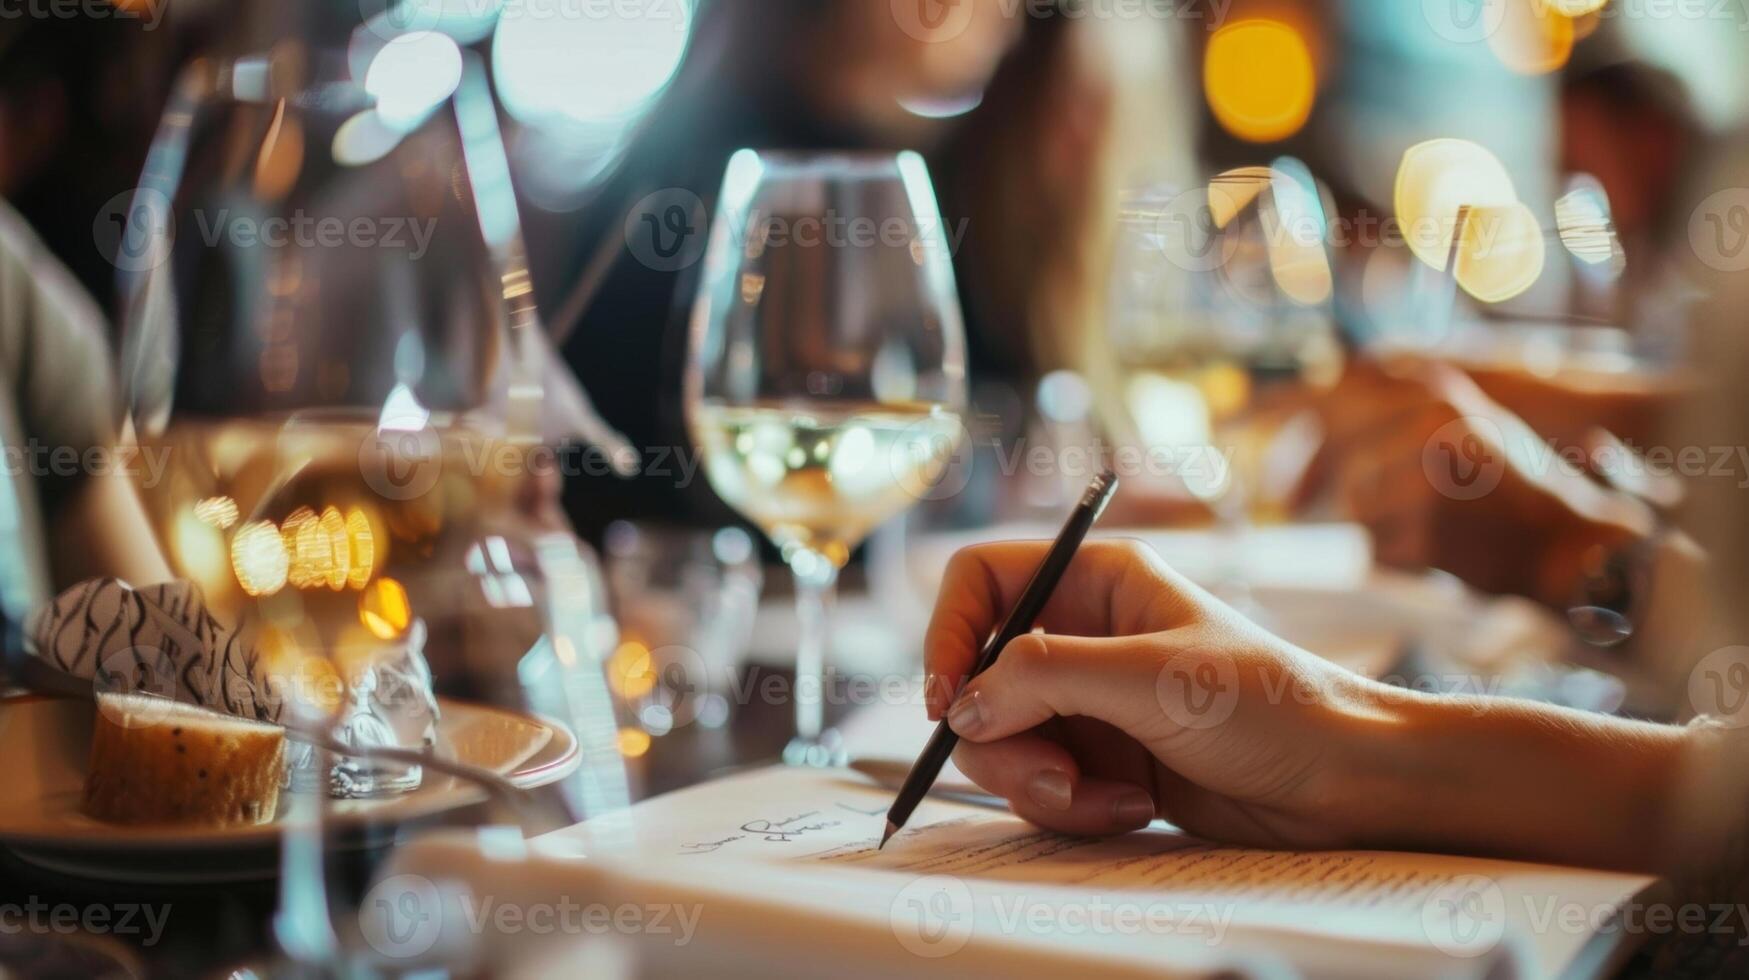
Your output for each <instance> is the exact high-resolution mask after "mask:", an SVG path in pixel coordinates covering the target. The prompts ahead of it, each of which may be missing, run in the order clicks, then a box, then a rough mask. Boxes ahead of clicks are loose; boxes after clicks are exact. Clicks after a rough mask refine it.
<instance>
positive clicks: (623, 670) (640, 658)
mask: <svg viewBox="0 0 1749 980" xmlns="http://www.w3.org/2000/svg"><path fill="white" fill-rule="evenodd" d="M607 683H608V686H609V687H611V688H613V691H614V693H615V694H618V695H619V696H620V697H622V698H624V699H626V700H627V701H636V700H638V699H639V698H641V697H643V696H645V695H646V694H649V693H650V692H651V691H653V690H655V688H656V667H655V664H654V662H653V661H652V660H651V659H650V648H649V647H647V646H645V645H643V644H642V643H639V642H638V641H636V640H627V641H626V642H624V643H621V644H620V645H619V648H618V649H616V650H614V651H613V656H612V657H611V658H610V659H609V660H608V664H607Z"/></svg>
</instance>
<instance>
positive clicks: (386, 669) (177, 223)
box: [115, 4, 629, 967]
mask: <svg viewBox="0 0 1749 980" xmlns="http://www.w3.org/2000/svg"><path fill="white" fill-rule="evenodd" d="M258 9H269V8H258ZM306 13H307V14H308V15H309V16H310V17H311V18H312V19H311V20H310V21H308V22H297V23H293V24H291V25H290V29H289V30H288V31H286V33H284V34H283V35H281V36H278V37H277V38H276V39H275V41H274V43H273V44H272V45H271V46H270V47H268V46H263V47H261V48H250V49H247V52H248V53H244V54H237V55H227V56H223V57H215V58H210V59H203V60H199V61H196V62H194V63H193V64H191V65H190V66H189V68H188V69H187V70H186V71H185V72H184V74H183V77H182V79H181V83H180V85H179V88H178V90H177V93H176V96H175V98H174V100H173V102H172V104H171V105H170V106H169V107H168V109H167V111H166V113H165V116H164V119H163V121H162V123H161V125H160V127H159V131H158V133H157V135H156V138H155V140H154V143H153V146H152V148H151V151H150V156H149V159H148V162H147V166H146V170H145V173H144V174H143V176H142V178H141V183H140V186H139V188H138V189H137V190H136V191H135V192H134V193H133V195H132V197H131V199H130V200H129V201H128V202H127V206H126V211H125V215H124V217H125V218H126V221H125V227H124V230H123V232H122V234H121V235H120V238H119V241H118V242H117V243H116V252H115V258H116V264H117V266H118V269H119V270H120V271H121V277H120V284H121V291H122V297H123V304H124V311H125V313H124V317H125V319H124V355H123V376H124V379H125V383H126V388H127V390H126V397H127V404H128V409H129V411H128V422H129V427H130V429H131V431H132V434H133V435H134V437H135V438H137V439H138V440H139V441H140V442H141V444H142V446H143V447H144V448H145V449H146V450H147V451H151V452H156V453H160V454H162V456H163V458H165V459H167V460H168V465H167V466H166V467H165V469H164V471H163V473H162V474H161V475H156V474H154V475H151V476H148V477H146V478H145V479H143V481H142V484H141V486H140V490H141V495H142V497H143V500H144V503H145V504H146V508H147V512H148V516H149V518H150V519H151V521H152V523H153V525H154V527H155V530H156V531H157V532H158V540H159V543H160V544H161V545H162V547H163V550H164V552H165V554H166V557H167V558H168V559H169V561H170V565H171V567H172V569H173V570H174V571H175V573H176V574H177V576H178V577H180V578H182V579H185V580H187V581H189V582H192V583H194V584H195V585H196V586H198V587H199V589H200V591H201V593H202V594H203V596H204V601H205V605H206V607H207V608H208V610H209V611H210V612H211V613H212V614H213V615H214V617H215V618H216V619H217V620H218V621H219V622H220V624H221V625H222V626H223V627H224V628H226V629H231V630H235V631H237V633H238V635H239V636H240V637H241V638H242V639H241V643H242V644H243V645H244V646H245V647H246V648H247V649H250V650H252V651H254V656H253V657H252V658H251V661H250V662H251V669H252V671H253V670H255V668H256V666H258V667H259V671H258V672H255V673H251V674H250V675H249V676H248V677H246V678H240V679H239V683H246V684H248V685H249V686H250V688H251V690H252V695H253V697H254V698H255V700H256V702H257V703H259V704H263V705H267V706H269V707H270V708H271V709H272V710H273V712H274V714H273V715H272V716H271V717H269V718H268V719H267V720H272V721H276V722H278V723H280V724H282V725H283V726H285V728H286V729H287V732H288V737H289V746H288V747H289V749H290V750H291V755H292V758H293V760H294V769H293V778H292V786H291V790H290V792H288V793H287V794H286V795H285V798H284V800H283V801H282V805H281V812H280V821H281V823H282V825H283V827H284V832H283V846H282V848H281V878H280V907H279V910H278V912H277V914H276V916H275V921H274V928H275V936H276V938H277V940H278V942H279V946H280V949H281V951H282V952H283V954H284V955H286V956H287V957H289V958H290V959H291V960H293V961H295V962H298V963H301V964H306V965H312V966H322V967H326V966H332V965H334V964H336V963H341V962H344V961H347V960H349V959H352V958H354V957H355V956H359V955H362V956H366V957H372V956H374V957H376V958H378V959H382V958H387V959H388V960H390V961H392V962H394V963H396V964H398V965H400V966H407V965H409V964H411V963H413V962H414V959H413V958H414V957H415V956H416V955H419V954H422V953H423V952H425V950H417V949H413V948H412V947H410V946H408V945H406V944H405V943H402V942H400V941H399V940H397V939H396V938H395V937H396V936H399V935H401V934H402V933H401V931H400V930H399V929H397V928H395V927H394V925H393V924H391V926H390V927H389V928H387V929H384V928H375V929H373V928H372V927H371V926H370V925H368V922H372V921H376V920H367V919H366V918H365V914H366V913H369V912H372V911H373V910H372V909H369V908H366V907H365V906H366V905H368V904H369V903H366V902H359V903H358V905H359V912H360V917H359V919H358V920H357V923H358V924H356V925H355V924H353V922H352V920H350V919H348V918H346V917H344V916H341V915H339V914H338V913H340V912H342V911H344V910H346V909H347V908H348V906H349V905H351V904H352V901H353V900H355V899H356V896H352V895H348V894H344V893H341V892H339V891H338V890H337V886H332V883H331V881H330V879H329V877H328V876H327V875H326V874H325V873H324V864H325V861H324V858H325V857H326V856H327V852H343V851H344V852H353V851H356V850H357V849H358V848H359V847H360V845H361V843H364V842H369V841H372V840H376V841H381V840H384V839H387V838H388V837H390V836H391V835H392V834H393V833H394V832H395V831H396V830H398V828H399V827H401V826H402V825H403V823H402V822H403V821H404V820H406V819H407V818H408V817H409V815H417V816H418V817H419V818H421V819H425V820H447V821H453V822H464V823H479V822H485V821H493V820H498V819H501V816H500V811H495V810H494V809H492V808H491V807H488V806H482V805H481V802H482V801H483V800H484V799H485V794H484V793H482V792H479V786H478V784H480V783H482V782H484V784H485V785H491V786H498V788H499V789H500V790H502V789H503V786H502V785H501V782H500V783H492V782H491V781H490V780H481V779H474V780H473V783H472V784H470V782H468V781H467V780H466V779H462V778H460V777H461V776H462V775H465V774H466V773H467V772H469V771H472V770H480V769H484V770H487V771H488V773H489V774H491V775H493V777H494V778H497V779H499V780H500V781H502V780H508V781H509V783H511V784H514V785H515V786H516V787H519V788H521V789H524V790H531V791H532V790H533V789H534V788H535V787H539V790H538V793H537V794H534V798H535V799H536V801H537V802H538V803H540V804H543V805H544V807H545V813H546V816H547V818H548V819H550V820H564V821H565V822H570V821H572V820H575V819H579V818H581V817H583V816H589V815H595V814H599V813H602V812H605V811H609V810H612V809H614V808H617V807H620V806H624V805H625V804H626V803H627V802H628V795H629V794H628V790H627V786H626V777H625V769H624V766H623V764H622V761H621V757H620V755H619V752H618V743H617V735H618V731H619V726H618V723H617V709H616V706H615V704H614V701H613V699H612V697H611V694H610V691H609V688H608V686H607V683H606V675H605V671H604V669H603V666H602V665H603V662H604V659H605V657H606V655H607V652H608V651H610V650H611V649H612V645H613V642H614V637H613V627H612V621H611V619H610V618H609V617H608V615H607V613H606V604H605V594H604V590H603V588H602V584H601V579H600V575H599V572H598V570H597V568H596V565H595V561H594V557H593V556H592V555H591V554H590V552H589V550H588V548H587V546H585V545H583V544H582V542H580V541H578V540H577V539H576V538H575V536H574V535H572V534H571V532H570V530H569V528H568V527H567V526H564V524H563V522H562V521H559V522H556V523H555V521H554V520H553V519H552V518H551V517H550V516H549V515H550V514H551V513H552V511H551V509H550V507H547V506H543V502H550V499H549V498H550V496H551V493H552V491H553V489H554V488H553V487H552V486H551V481H550V480H549V479H548V476H549V475H550V474H551V473H552V470H551V469H550V468H549V466H548V464H550V463H551V457H549V456H544V455H543V449H544V447H545V445H546V444H545V443H544V442H543V440H542V434H543V430H545V429H547V428H548V425H547V423H548V422H549V421H550V418H549V417H548V416H547V415H546V414H545V413H544V409H545V407H546V406H547V405H549V404H550V403H551V399H552V398H553V397H554V391H553V385H554V384H555V383H559V382H560V381H561V380H562V379H561V378H560V376H559V375H558V374H557V373H556V372H554V371H553V370H551V365H550V362H549V360H548V358H549V356H550V351H549V350H548V349H547V347H546V345H545V339H544V337H543V336H542V333H541V331H542V328H541V323H540V319H539V316H538V313H537V311H536V310H535V308H534V306H533V304H532V301H531V289H530V286H529V279H528V272H527V268H526V264H525V262H524V258H523V249H522V242H521V237H520V232H519V228H518V224H517V211H516V205H515V201H514V199H513V197H512V194H511V188H510V184H509V176H508V173H509V172H508V166H507V162H506V159H505V155H504V147H503V145H502V142H501V140H500V137H499V132H498V126H497V117H496V112H495V109H494V106H493V103H492V100H491V96H490V93H489V88H488V85H487V82H486V79H485V75H484V69H483V67H482V65H481V63H480V59H479V58H478V57H477V56H476V55H475V54H474V53H472V52H469V51H464V50H463V49H461V48H460V47H459V46H458V45H457V44H456V43H455V42H454V41H453V40H452V39H450V38H449V37H447V36H445V35H443V34H441V33H437V32H413V33H406V34H396V33H394V32H393V31H391V30H388V29H387V28H386V25H384V24H382V23H378V24H376V25H375V26H374V27H373V28H372V29H365V28H359V29H356V30H351V29H347V28H345V27H343V26H336V25H341V24H344V22H345V21H344V17H342V16H341V14H342V13H343V11H340V10H339V8H337V7H335V6H330V5H327V4H321V5H312V6H311V7H309V8H303V7H302V5H292V6H290V7H287V8H283V9H281V10H280V15H281V16H283V17H286V18H290V19H292V20H294V21H296V20H297V18H300V17H302V16H304V15H305V14H306ZM561 394H563V395H565V396H566V400H568V401H569V403H570V404H571V405H572V406H573V407H575V406H577V405H579V404H582V402H581V401H580V398H581V393H580V392H576V391H572V392H565V393H561ZM603 432H604V430H598V431H597V433H596V434H603ZM543 461H544V462H543ZM227 683H229V681H228V682H227ZM409 752H412V753H417V754H416V755H413V756H409V755H408V753H409ZM422 759H423V760H425V761H424V762H423V763H422V762H421V760H422ZM466 767H472V770H469V769H468V768H466ZM523 802H527V800H524V801H523ZM533 809H535V808H530V809H529V810H527V811H524V813H523V815H526V813H528V812H533ZM391 908H392V909H393V908H394V907H393V906H392V904H391ZM400 910H402V911H405V913H406V914H407V915H412V916H420V915H426V916H429V915H433V914H435V913H436V911H437V910H435V909H430V908H424V909H412V910H405V909H404V907H401V909H400ZM406 924H407V923H400V925H402V926H405V925H406ZM361 934H362V939H363V940H365V941H367V942H368V947H370V948H365V945H363V944H360V943H358V942H357V940H359V939H360V936H361ZM349 940H351V941H349Z"/></svg>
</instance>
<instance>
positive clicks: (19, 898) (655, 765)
mask: <svg viewBox="0 0 1749 980" xmlns="http://www.w3.org/2000/svg"><path fill="white" fill-rule="evenodd" d="M769 675H778V676H779V677H780V678H781V679H782V680H783V681H784V682H785V683H786V684H787V683H788V681H789V680H790V672H788V671H784V670H775V669H771V668H763V667H749V668H747V671H746V673H745V674H744V676H743V683H746V684H748V685H755V684H758V683H760V682H762V681H763V680H765V679H766V678H767V677H768V676H769ZM746 689H749V690H752V689H756V688H753V687H751V686H749V687H747V688H746ZM837 703H838V704H840V705H841V704H842V703H843V700H842V699H840V700H839V701H838V702H837ZM846 710H848V709H844V708H842V707H835V706H834V703H833V701H832V699H828V704H827V717H828V721H829V722H834V721H836V720H837V719H838V718H840V717H841V716H842V715H843V714H844V713H845V712H846ZM791 722H792V714H791V710H790V706H789V704H788V703H786V702H768V701H766V700H764V699H760V698H753V699H750V700H749V703H747V704H745V705H741V706H738V707H736V708H735V709H734V711H733V712H732V714H731V715H730V718H729V720H728V722H727V724H725V725H724V726H722V727H720V728H715V729H710V728H704V727H702V726H698V725H691V726H687V727H684V728H679V729H676V730H675V731H673V732H671V733H669V734H667V735H665V736H663V737H661V738H658V739H655V740H654V741H653V742H652V744H651V746H650V750H649V752H648V753H646V754H645V755H644V756H643V757H641V758H639V759H635V760H632V761H631V763H630V764H629V775H630V778H631V783H632V790H633V794H634V796H636V797H637V798H639V799H642V798H646V797H649V796H654V795H656V794H659V793H666V792H670V791H672V790H675V789H679V788H681V787H684V786H689V785H691V784H693V783H696V782H699V781H701V780H704V779H708V778H710V777H711V776H713V775H716V774H719V773H722V772H725V771H728V770H731V769H736V768H741V767H744V766H749V765H758V764H763V763H767V762H775V761H777V760H778V758H779V756H780V754H781V753H782V751H783V747H784V744H785V743H787V742H788V741H789V737H790V733H791V731H792V724H791ZM0 786H3V779H0ZM0 791H3V790H0ZM386 853H387V852H386V851H384V850H381V849H379V850H375V851H370V852H363V853H355V854H349V855H342V856H338V857H337V858H335V859H334V860H333V861H332V862H331V865H330V868H329V874H330V875H331V876H333V877H332V879H331V880H333V881H335V882H336V883H337V884H338V885H339V886H340V888H341V890H343V892H344V893H346V894H350V895H354V896H356V895H360V894H362V893H363V892H364V889H365V887H366V884H367V883H368V881H369V880H370V876H371V874H372V873H373V871H374V870H375V869H376V867H377V866H378V865H379V864H380V863H381V861H382V859H383V858H384V856H386ZM216 860H222V858H219V859H216ZM276 887H277V885H276V883H275V882H272V881H262V882H249V883H243V884H223V885H186V886H165V885H131V884H117V883H114V882H104V881H94V880H89V879H84V878H77V877H73V876H69V875H65V874H59V873H56V872H51V871H45V870H43V869H40V868H37V867H35V866H33V865H31V864H28V863H26V862H25V861H23V860H21V859H20V858H19V857H17V856H16V855H14V854H12V853H10V852H8V851H6V850H4V849H0V909H5V910H10V909H12V908H16V909H18V910H19V912H18V913H15V914H12V915H11V916H9V917H8V921H0V927H5V928H0V976H5V975H6V974H7V971H8V970H10V971H11V972H12V973H14V974H17V975H19V976H23V977H32V978H35V977H39V976H50V977H53V976H66V977H70V978H72V977H77V978H80V980H84V978H88V977H105V978H107V977H116V978H121V977H131V976H141V977H176V978H182V977H225V976H228V975H229V974H230V972H231V970H232V969H234V968H235V967H237V966H239V965H241V964H245V963H261V962H263V961H265V960H266V959H267V958H268V957H269V956H270V955H271V954H272V951H273V949H274V944H273V939H272V932H271V929H272V915H273V909H274V907H275V904H276ZM146 906H150V907H151V909H152V912H153V915H154V917H156V918H157V919H158V920H159V921H161V922H162V924H163V930H162V934H161V935H159V936H157V937H156V940H155V941H152V938H151V937H149V936H147V935H145V934H144V933H143V931H142V932H138V933H134V934H129V935H120V934H103V935H96V936H93V935H88V934H85V933H84V932H82V931H80V930H78V929H77V928H65V929H64V928H61V927H59V926H57V925H56V923H55V920H54V919H53V918H52V916H53V915H54V914H56V913H55V911H54V910H56V909H66V910H69V911H68V912H66V913H62V915H63V920H62V921H63V923H64V922H65V921H66V917H68V916H72V915H75V914H83V913H85V912H86V910H93V909H96V910H102V911H101V913H100V914H102V915H104V916H105V918H107V919H109V920H110V921H111V922H114V923H118V924H119V921H120V919H121V918H122V916H124V915H129V916H130V917H131V921H132V922H133V923H135V924H143V922H144V919H143V912H142V911H141V910H142V909H144V907H146ZM33 908H34V909H36V910H38V911H36V913H35V914H34V916H32V915H31V914H30V910H31V909H33ZM129 910H132V911H131V912H130V911H129ZM118 931H119V930H118Z"/></svg>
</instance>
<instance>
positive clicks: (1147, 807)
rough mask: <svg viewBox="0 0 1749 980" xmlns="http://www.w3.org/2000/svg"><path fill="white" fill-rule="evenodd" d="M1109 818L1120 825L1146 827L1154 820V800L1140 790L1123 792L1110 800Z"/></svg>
mask: <svg viewBox="0 0 1749 980" xmlns="http://www.w3.org/2000/svg"><path fill="white" fill-rule="evenodd" d="M1111 819H1112V820H1113V821H1115V822H1116V823H1117V825H1118V826H1120V827H1137V828H1140V827H1146V826H1147V825H1148V824H1150V823H1152V822H1153V820H1154V800H1153V799H1152V798H1151V797H1149V796H1148V794H1146V793H1143V792H1141V791H1140V790H1137V791H1136V792H1134V793H1125V794H1124V795H1123V796H1120V797H1118V798H1117V799H1116V800H1114V801H1113V802H1112V804H1111Z"/></svg>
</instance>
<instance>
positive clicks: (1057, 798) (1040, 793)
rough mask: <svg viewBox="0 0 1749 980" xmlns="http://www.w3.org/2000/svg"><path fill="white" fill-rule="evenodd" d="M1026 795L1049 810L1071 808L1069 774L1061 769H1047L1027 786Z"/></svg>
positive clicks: (1035, 776) (1033, 778)
mask: <svg viewBox="0 0 1749 980" xmlns="http://www.w3.org/2000/svg"><path fill="white" fill-rule="evenodd" d="M1026 795H1027V796H1030V797H1032V801H1033V802H1034V803H1037V804H1038V805H1039V806H1042V807H1044V808H1045V809H1047V810H1067V809H1068V808H1069V802H1070V800H1069V795H1070V787H1069V774H1068V773H1066V772H1064V771H1063V770H1061V769H1045V770H1042V771H1041V772H1039V773H1037V774H1036V775H1034V776H1033V777H1032V781H1031V782H1029V783H1027V784H1026Z"/></svg>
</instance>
